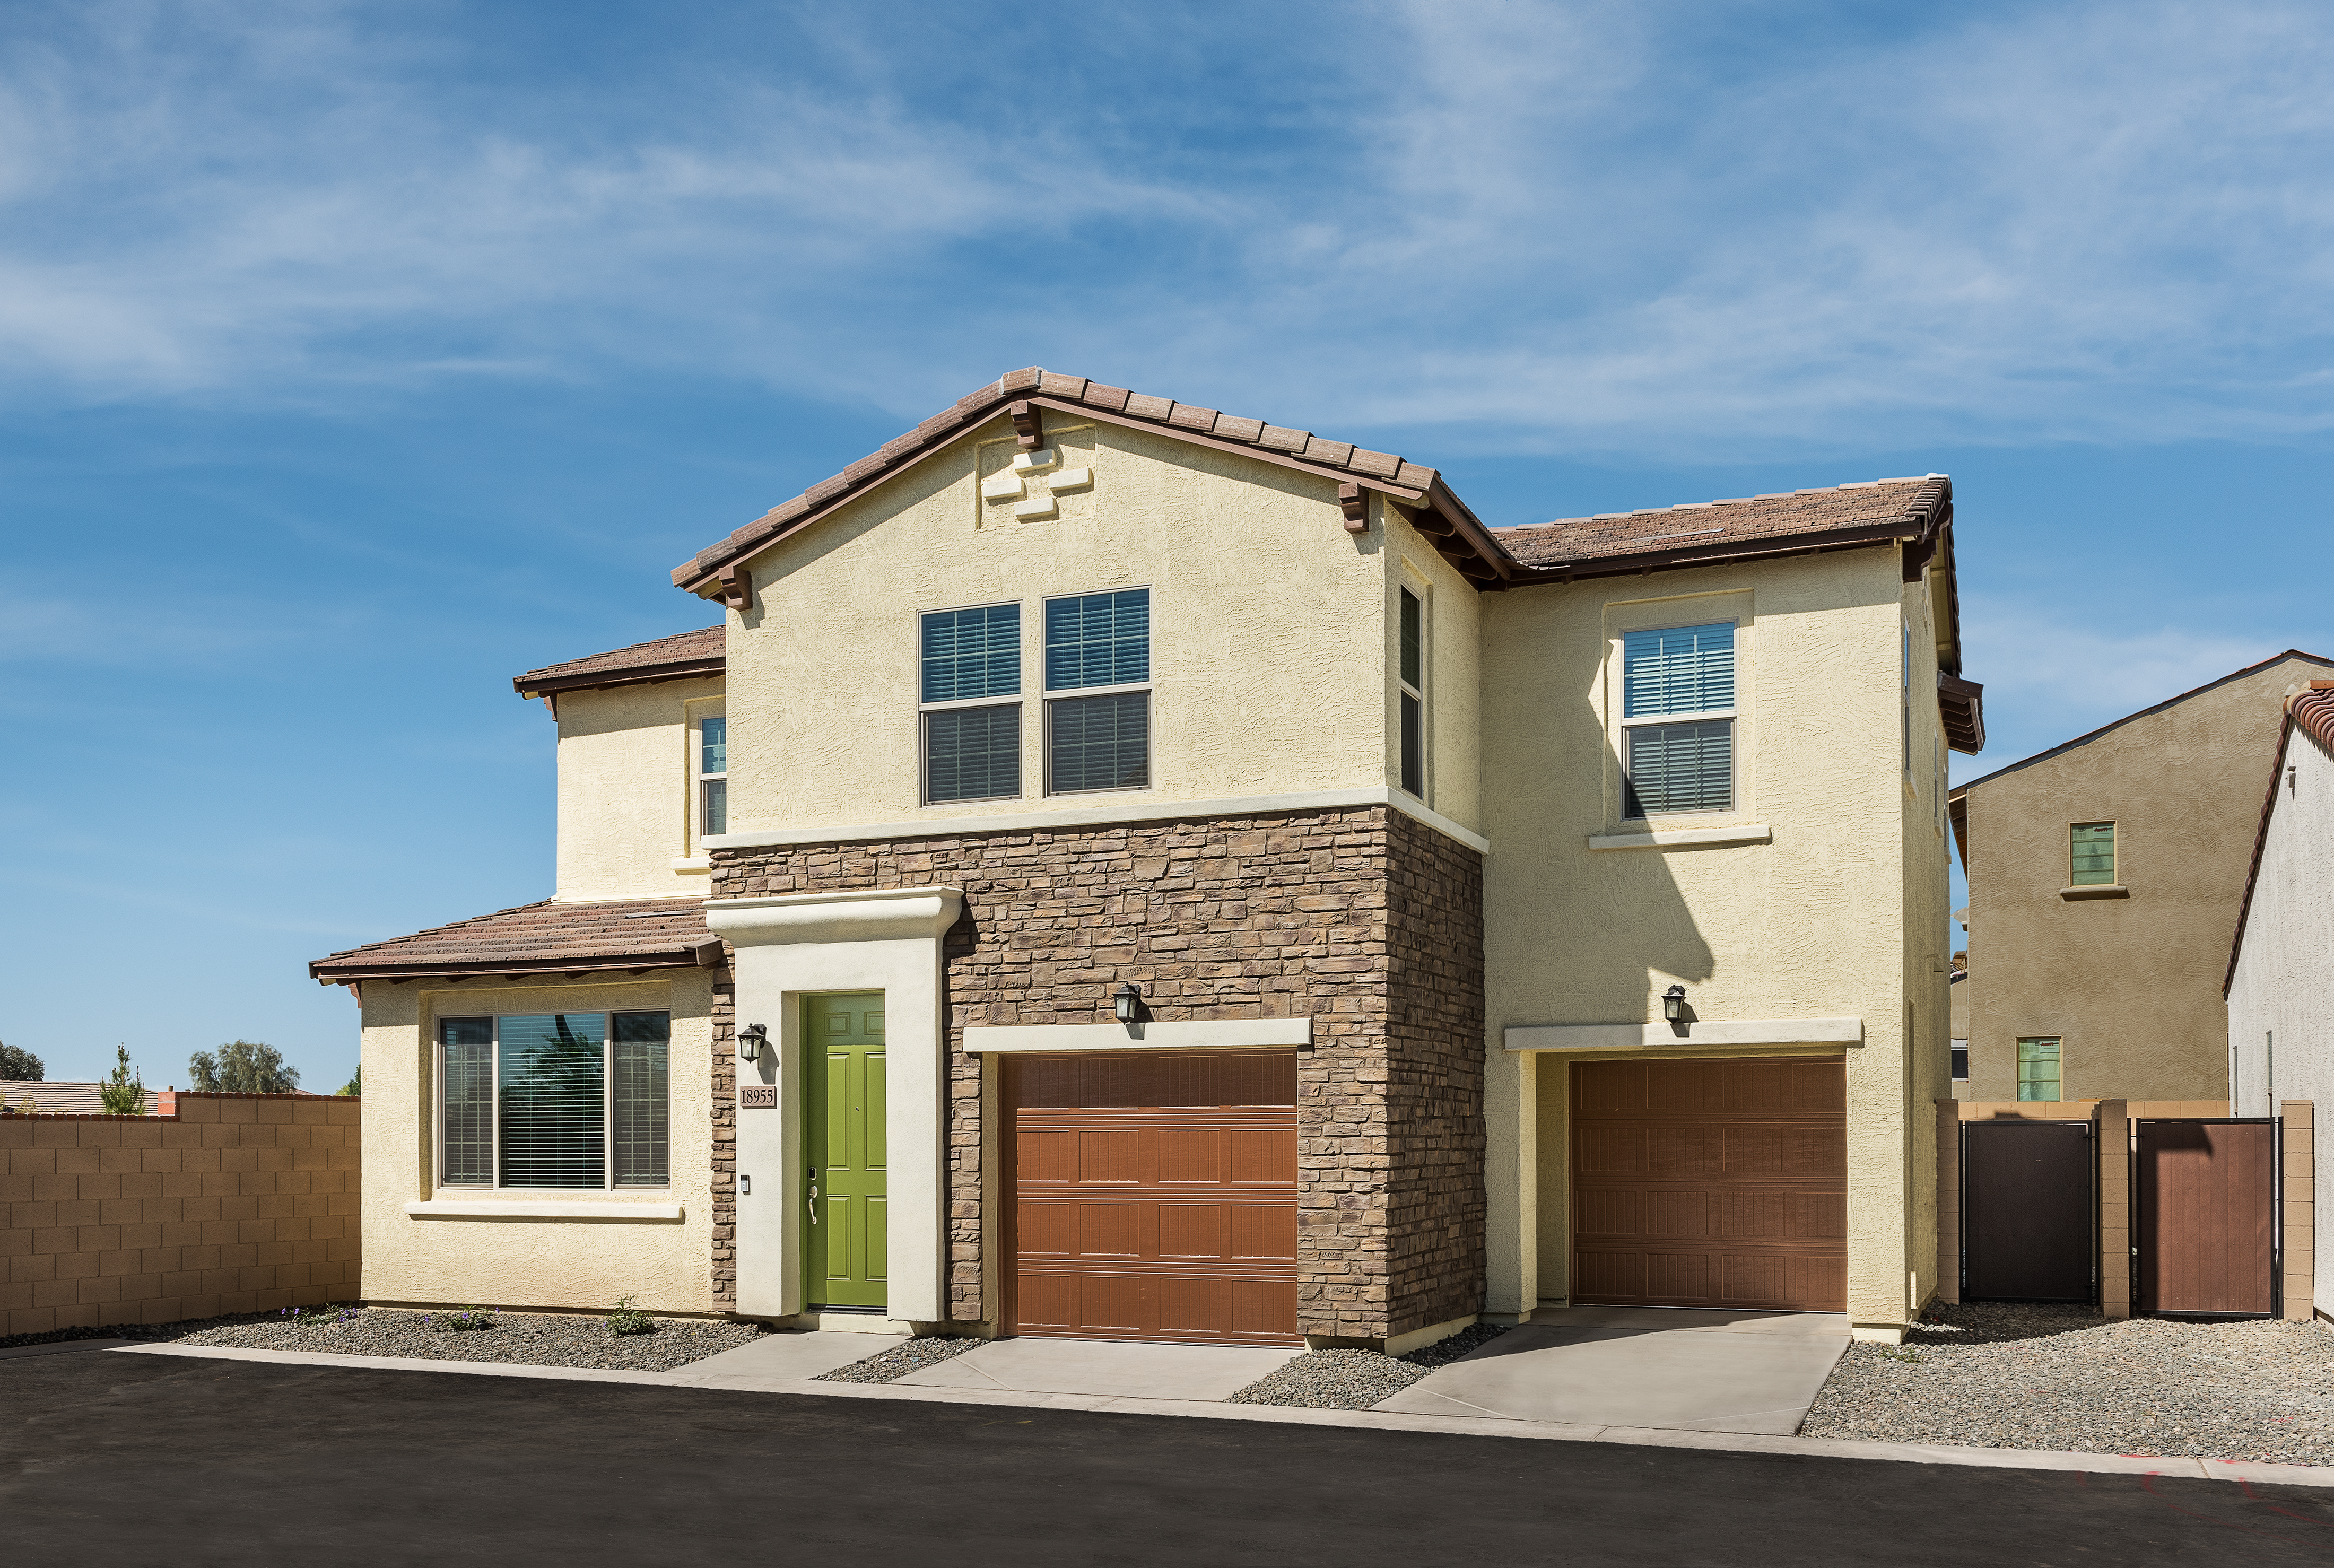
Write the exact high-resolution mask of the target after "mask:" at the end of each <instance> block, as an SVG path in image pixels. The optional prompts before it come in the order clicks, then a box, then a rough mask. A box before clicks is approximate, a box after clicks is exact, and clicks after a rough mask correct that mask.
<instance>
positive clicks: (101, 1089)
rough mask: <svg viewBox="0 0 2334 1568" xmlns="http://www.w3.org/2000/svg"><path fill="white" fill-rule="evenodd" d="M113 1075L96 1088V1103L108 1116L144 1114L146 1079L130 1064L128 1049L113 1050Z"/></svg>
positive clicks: (121, 1047) (122, 1047) (120, 1047)
mask: <svg viewBox="0 0 2334 1568" xmlns="http://www.w3.org/2000/svg"><path fill="white" fill-rule="evenodd" d="M113 1057H114V1060H113V1073H112V1075H111V1077H109V1078H107V1079H106V1080H105V1081H104V1082H101V1083H100V1084H99V1085H98V1086H97V1098H98V1102H99V1103H100V1104H101V1105H103V1106H104V1107H105V1113H106V1114H107V1115H108V1116H143V1115H145V1114H146V1078H145V1075H144V1074H143V1073H140V1072H139V1071H138V1069H136V1068H135V1067H132V1066H131V1065H130V1047H129V1046H127V1045H116V1046H115V1047H114V1048H113Z"/></svg>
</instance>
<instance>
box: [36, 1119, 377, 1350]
mask: <svg viewBox="0 0 2334 1568" xmlns="http://www.w3.org/2000/svg"><path fill="white" fill-rule="evenodd" d="M157 1098H158V1099H159V1098H161V1097H159V1096H158V1097H157ZM358 1104H359V1102H358V1101H357V1100H356V1099H355V1098H353V1097H347V1098H343V1097H342V1096H338V1095H315V1094H195V1093H189V1092H186V1091H183V1090H181V1091H180V1092H178V1094H177V1096H176V1097H175V1103H171V1104H169V1105H168V1108H167V1113H166V1114H162V1115H157V1116H71V1115H42V1114H39V1113H34V1114H32V1115H6V1116H0V1170H5V1174H0V1214H5V1217H6V1221H7V1225H6V1228H5V1230H0V1266H5V1274H0V1281H5V1283H0V1333H6V1334H22V1333H45V1332H49V1331H51V1330H53V1329H63V1328H97V1327H102V1326H104V1325H106V1324H109V1323H172V1322H176V1321H178V1320H179V1319H182V1318H198V1317H210V1316H214V1315H216V1314H218V1313H243V1312H265V1311H270V1310H273V1309H275V1308H277V1307H285V1306H307V1305H312V1304H315V1303H322V1302H328V1301H350V1300H354V1299H355V1298H356V1295H357V1292H358V1264H359V1257H358V1245H357V1236H358V1230H357V1180H358V1173H359V1169H360V1155H361V1145H360V1143H359V1134H358V1126H357V1112H358Z"/></svg>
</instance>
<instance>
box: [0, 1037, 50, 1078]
mask: <svg viewBox="0 0 2334 1568" xmlns="http://www.w3.org/2000/svg"><path fill="white" fill-rule="evenodd" d="M47 1075H48V1069H47V1068H45V1067H43V1066H42V1065H41V1059H40V1058H39V1057H37V1056H35V1055H34V1054H33V1053H31V1052H30V1051H27V1050H25V1049H24V1047H23V1046H22V1045H9V1044H0V1078H14V1079H19V1080H22V1081H23V1082H29V1083H38V1082H42V1081H43V1079H44V1078H46V1077H47Z"/></svg>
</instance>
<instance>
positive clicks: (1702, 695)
mask: <svg viewBox="0 0 2334 1568" xmlns="http://www.w3.org/2000/svg"><path fill="white" fill-rule="evenodd" d="M1621 715H1622V726H1623V729H1622V735H1623V739H1622V765H1623V769H1624V773H1625V785H1626V787H1625V795H1626V803H1625V812H1626V814H1628V815H1629V816H1632V817H1647V816H1653V815H1655V814H1657V813H1664V812H1706V811H1725V810H1728V809H1730V808H1731V807H1732V805H1733V804H1734V624H1733V622H1731V621H1718V622H1713V623H1712V624H1709V625H1704V626H1670V627H1662V628H1658V629H1656V630H1650V631H1632V632H1628V633H1625V635H1624V636H1623V637H1622V640H1621Z"/></svg>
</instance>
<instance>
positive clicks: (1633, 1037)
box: [1503, 1018, 1864, 1051]
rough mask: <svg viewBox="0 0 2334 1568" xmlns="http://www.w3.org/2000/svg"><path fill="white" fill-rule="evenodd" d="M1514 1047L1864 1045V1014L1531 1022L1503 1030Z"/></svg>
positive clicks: (1652, 1048) (1638, 1048) (1646, 1048)
mask: <svg viewBox="0 0 2334 1568" xmlns="http://www.w3.org/2000/svg"><path fill="white" fill-rule="evenodd" d="M1503 1033H1504V1034H1505V1036H1506V1044H1507V1048H1508V1049H1509V1050H1510V1051H1674V1050H1677V1049H1678V1048H1680V1047H1681V1046H1687V1047H1694V1046H1702V1045H1861V1044H1864V1020H1863V1019H1861V1018H1737V1019H1731V1020H1727V1021H1723V1022H1717V1021H1712V1020H1707V1019H1704V1020H1698V1021H1696V1022H1694V1023H1692V1024H1519V1025H1517V1026H1514V1027H1511V1028H1509V1029H1507V1030H1505V1031H1503Z"/></svg>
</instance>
